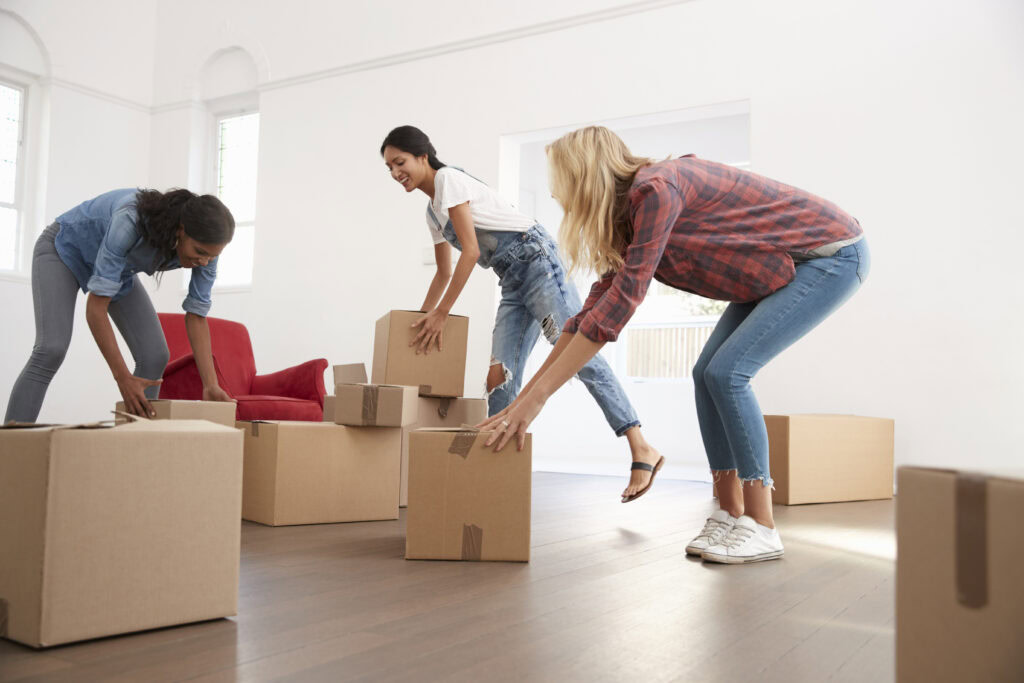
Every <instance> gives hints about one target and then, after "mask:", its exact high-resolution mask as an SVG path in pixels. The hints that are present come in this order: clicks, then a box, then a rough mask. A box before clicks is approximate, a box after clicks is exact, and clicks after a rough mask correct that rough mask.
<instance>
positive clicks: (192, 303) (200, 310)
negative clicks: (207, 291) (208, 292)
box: [181, 296, 212, 318]
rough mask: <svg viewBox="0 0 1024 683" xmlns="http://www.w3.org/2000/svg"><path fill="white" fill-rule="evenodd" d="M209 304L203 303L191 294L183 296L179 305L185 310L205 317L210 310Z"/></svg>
mask: <svg viewBox="0 0 1024 683" xmlns="http://www.w3.org/2000/svg"><path fill="white" fill-rule="evenodd" d="M211 305H212V304H210V303H203V302H202V301H200V300H199V299H196V298H194V297H191V296H187V297H185V300H184V301H183V302H181V307H182V308H183V309H184V310H185V312H187V313H195V314H196V315H201V316H202V317H204V318H205V317H206V314H207V313H209V312H210V306H211Z"/></svg>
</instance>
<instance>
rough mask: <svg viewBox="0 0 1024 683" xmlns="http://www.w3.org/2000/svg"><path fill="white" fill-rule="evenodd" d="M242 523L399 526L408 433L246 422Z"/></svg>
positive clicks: (335, 426) (306, 423)
mask: <svg viewBox="0 0 1024 683" xmlns="http://www.w3.org/2000/svg"><path fill="white" fill-rule="evenodd" d="M238 426H239V427H241V428H243V429H244V430H245V468H244V477H243V489H242V517H243V518H244V519H248V520H251V521H253V522H260V523H261V524H268V525H271V526H281V525H286V524H321V523H329V522H363V521H370V520H380V519H398V476H399V467H400V463H401V457H402V455H401V454H402V431H401V430H400V429H398V428H390V427H342V426H341V425H336V424H333V423H325V422H283V421H280V422H279V421H270V422H262V421H261V422H239V423H238Z"/></svg>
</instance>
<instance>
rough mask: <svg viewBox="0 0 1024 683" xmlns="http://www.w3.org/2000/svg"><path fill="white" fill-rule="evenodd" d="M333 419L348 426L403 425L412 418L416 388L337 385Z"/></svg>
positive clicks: (414, 417)
mask: <svg viewBox="0 0 1024 683" xmlns="http://www.w3.org/2000/svg"><path fill="white" fill-rule="evenodd" d="M334 393H335V395H336V396H337V397H338V398H337V403H336V404H335V409H334V421H335V423H337V424H340V425H348V426H351V427H404V426H405V425H408V424H412V423H413V422H415V421H416V411H417V408H418V404H417V401H416V399H417V398H418V388H417V387H400V386H392V385H390V384H338V385H336V386H335V387H334Z"/></svg>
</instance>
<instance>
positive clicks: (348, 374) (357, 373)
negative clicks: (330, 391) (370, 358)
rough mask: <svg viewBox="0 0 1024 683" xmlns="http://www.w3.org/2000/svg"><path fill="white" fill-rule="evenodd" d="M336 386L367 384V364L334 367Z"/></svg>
mask: <svg viewBox="0 0 1024 683" xmlns="http://www.w3.org/2000/svg"><path fill="white" fill-rule="evenodd" d="M334 383H335V384H365V383H366V364H365V363H349V364H348V365H335V366H334Z"/></svg>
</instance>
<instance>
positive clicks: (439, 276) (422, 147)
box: [381, 126, 664, 502]
mask: <svg viewBox="0 0 1024 683" xmlns="http://www.w3.org/2000/svg"><path fill="white" fill-rule="evenodd" d="M381 156H383V157H384V161H385V163H386V164H387V167H388V170H390V171H391V177H392V178H394V179H395V180H396V181H397V182H398V183H400V184H401V185H402V187H404V188H405V190H406V192H412V191H413V190H420V191H422V192H423V193H424V194H426V195H427V196H428V197H430V199H431V201H430V203H429V204H428V205H427V223H428V227H430V228H431V233H432V234H433V235H434V241H435V245H434V253H435V257H436V261H437V273H436V274H435V275H434V279H433V281H432V282H431V285H430V289H429V290H428V292H427V296H426V299H425V300H424V301H423V305H422V307H421V308H422V310H424V311H427V314H426V315H425V316H424V317H423V318H421V319H420V320H419V321H418V322H417V325H419V327H420V332H419V334H418V335H417V337H416V343H418V344H419V346H420V350H422V351H424V352H428V351H429V349H430V348H431V346H432V345H434V344H436V345H437V347H438V348H440V345H441V331H442V330H443V329H444V324H445V321H446V320H447V318H448V312H449V311H450V310H451V308H452V306H453V305H454V304H455V301H456V300H457V299H458V297H459V294H461V292H462V289H463V287H465V285H466V281H467V280H468V279H469V275H470V273H471V272H472V270H473V266H474V264H476V263H479V264H480V266H482V267H484V268H491V269H493V270H494V272H495V273H497V275H498V278H499V284H500V285H501V303H500V304H499V306H498V314H497V319H496V320H495V323H494V335H493V341H492V347H491V348H492V350H491V367H490V371H489V372H488V375H487V391H488V413H489V414H490V415H494V414H496V413H499V412H501V411H502V410H504V409H505V408H506V407H507V406H508V405H509V404H510V403H512V401H513V400H514V399H515V398H516V396H517V395H518V394H519V391H520V387H521V385H522V382H523V369H524V365H525V362H526V358H527V357H528V356H529V354H530V351H531V350H533V347H534V345H535V344H536V343H537V339H538V337H539V336H540V335H541V333H543V334H544V337H545V338H546V339H547V340H548V342H549V343H551V344H556V343H557V341H558V338H559V336H560V334H561V331H562V327H563V326H564V325H565V323H566V321H567V320H569V318H571V317H572V316H574V315H575V314H576V313H578V312H579V310H580V308H581V307H582V302H581V301H580V298H579V295H578V294H577V292H576V289H575V288H574V287H573V285H572V284H571V283H570V282H569V281H568V278H567V276H566V271H565V268H564V266H563V265H562V261H561V259H560V258H559V255H558V247H557V246H556V245H555V243H554V241H552V239H551V237H550V236H549V235H548V233H547V232H546V231H545V230H544V228H543V227H542V226H541V225H540V224H538V223H536V222H534V221H533V220H532V219H529V218H526V217H525V216H523V215H522V214H520V213H518V212H517V211H516V210H515V209H514V208H513V207H512V206H511V205H510V204H508V203H507V202H505V201H504V200H503V199H502V198H501V197H500V196H499V195H498V194H497V193H495V192H494V191H493V190H491V189H490V188H488V187H487V186H486V185H484V184H483V183H481V182H480V181H479V180H477V179H475V178H473V177H472V176H469V175H468V174H466V173H465V172H464V171H462V170H461V169H456V168H452V167H448V166H445V164H443V163H441V162H440V161H439V160H438V158H437V154H436V152H435V151H434V147H433V145H431V144H430V139H429V138H428V137H427V136H426V134H424V133H423V132H422V131H420V130H419V129H418V128H415V127H413V126H401V127H399V128H396V129H394V130H393V131H391V132H390V133H389V134H388V136H387V138H385V139H384V143H383V144H382V145H381ZM446 214H447V215H446ZM449 244H450V245H452V246H454V247H455V248H456V249H458V250H459V251H460V252H461V254H460V256H459V259H458V262H457V264H456V266H455V268H454V269H452V266H451V250H450V248H449V246H448V245H449ZM539 374H541V373H538V375H539ZM577 376H578V377H579V378H580V380H582V381H583V383H584V384H585V385H586V387H587V390H588V391H589V392H590V394H591V395H592V396H593V397H594V400H596V401H597V404H598V405H599V406H600V407H601V410H602V412H603V413H604V416H605V419H606V420H607V421H608V424H609V426H610V427H611V428H612V430H613V431H614V432H615V435H616V436H622V435H625V436H626V439H627V440H628V441H629V446H630V450H631V451H632V458H633V464H632V476H631V478H630V482H629V485H628V486H627V487H626V489H625V490H624V491H623V492H622V501H623V502H629V501H631V500H635V499H636V498H638V497H640V496H641V495H643V494H644V493H646V492H647V490H648V489H649V488H650V485H651V483H652V482H653V479H654V475H656V474H657V472H658V470H659V469H660V468H661V466H662V464H663V463H664V458H662V457H661V455H660V454H659V453H658V452H657V451H656V450H655V449H654V448H652V447H651V446H650V445H649V444H648V443H647V441H646V440H645V439H644V437H643V434H642V432H641V430H640V421H639V420H638V419H637V416H636V413H635V412H634V410H633V406H632V405H631V404H630V402H629V398H627V396H626V393H625V391H623V388H622V385H621V384H619V381H618V380H617V379H616V377H615V375H614V373H612V369H611V367H609V366H608V363H607V362H606V361H605V360H604V359H603V358H602V357H601V356H596V357H595V358H593V359H592V360H591V361H590V362H589V363H587V364H586V365H585V366H584V367H583V368H582V369H580V371H579V373H578V375H577ZM529 386H530V385H529V384H527V387H526V388H527V389H528V388H529Z"/></svg>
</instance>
